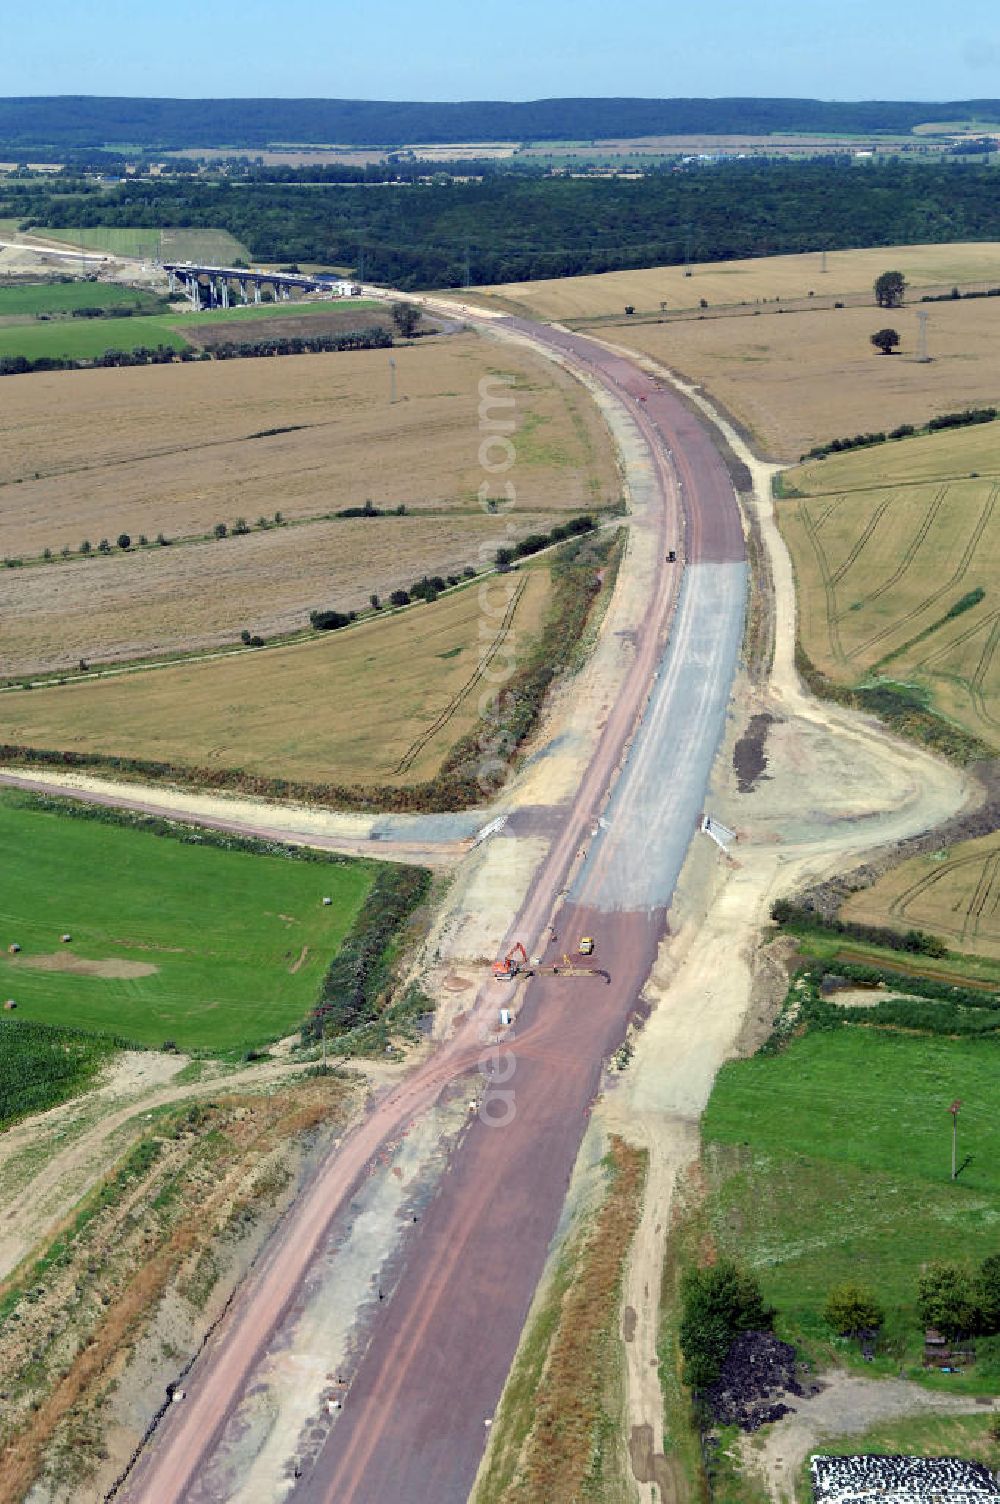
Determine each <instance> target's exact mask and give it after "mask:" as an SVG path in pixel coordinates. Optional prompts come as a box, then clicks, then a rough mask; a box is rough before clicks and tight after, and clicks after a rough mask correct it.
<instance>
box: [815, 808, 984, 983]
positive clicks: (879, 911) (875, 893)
mask: <svg viewBox="0 0 1000 1504" xmlns="http://www.w3.org/2000/svg"><path fill="white" fill-rule="evenodd" d="M840 912H841V917H842V918H845V919H853V920H857V921H860V922H861V923H863V924H888V925H892V926H893V927H894V928H896V929H919V930H926V931H928V932H929V933H930V934H933V935H939V936H940V937H941V939H942V940H944V941H945V942H946V943H947V944H948V945H949V946H950V947H951V948H952V949H954V950H962V951H967V952H971V953H972V954H973V955H977V956H990V957H995V958H1000V833H998V832H996V831H994V832H993V834H992V835H988V836H983V837H981V838H980V839H979V840H975V841H962V842H960V843H959V845H957V846H952V847H950V848H948V849H946V850H943V851H936V852H934V853H933V854H932V855H930V856H918V857H914V858H913V859H912V860H911V861H908V862H903V863H902V864H901V865H900V866H899V867H894V868H893V870H892V871H891V872H888V873H886V875H885V876H884V877H883V878H880V880H879V881H878V882H877V883H876V884H875V885H874V887H871V888H866V889H865V890H864V891H863V892H860V893H853V894H852V895H851V897H850V898H849V899H848V900H847V902H846V903H845V904H844V906H843V908H842V909H841V911H840Z"/></svg>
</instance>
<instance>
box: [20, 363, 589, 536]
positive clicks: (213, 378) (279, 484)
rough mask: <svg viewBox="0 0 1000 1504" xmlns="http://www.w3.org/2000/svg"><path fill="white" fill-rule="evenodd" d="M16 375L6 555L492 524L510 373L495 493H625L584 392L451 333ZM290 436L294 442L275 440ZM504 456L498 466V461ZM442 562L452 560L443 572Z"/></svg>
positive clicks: (563, 502) (531, 502)
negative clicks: (391, 519) (446, 516)
mask: <svg viewBox="0 0 1000 1504" xmlns="http://www.w3.org/2000/svg"><path fill="white" fill-rule="evenodd" d="M393 358H394V359H395V361H396V366H397V370H396V377H397V389H398V401H396V402H395V403H390V401H389V397H390V389H389V378H390V372H389V352H388V351H386V350H352V351H343V352H339V353H336V354H329V355H301V356H283V357H281V358H277V359H256V360H232V361H225V362H214V361H213V362H205V363H201V362H194V363H190V364H183V365H182V364H174V365H167V366H152V367H145V368H141V369H122V370H95V371H58V372H51V373H44V374H42V373H36V374H32V375H27V376H12V377H7V378H6V379H5V381H4V388H3V391H4V401H3V406H2V410H0V555H2V556H4V557H32V556H37V555H39V554H41V553H42V552H43V550H44V549H46V548H50V549H51V550H52V551H53V553H55V554H57V555H58V554H59V552H60V550H61V549H62V548H64V547H65V548H69V549H72V550H74V551H75V550H77V549H78V548H79V546H80V543H81V542H82V541H83V540H84V539H87V540H89V541H90V542H91V543H92V544H93V545H94V546H96V545H97V543H98V542H99V541H100V539H101V538H103V537H106V538H109V539H110V540H111V541H112V542H113V541H114V539H115V538H116V537H117V536H118V534H119V533H121V532H127V533H128V534H129V535H130V536H131V537H132V538H133V539H137V538H138V537H139V536H140V535H141V534H145V535H146V536H147V537H149V538H150V539H153V538H155V537H156V536H157V534H158V533H161V532H162V533H164V534H165V535H166V536H167V537H168V538H171V539H174V538H182V537H188V536H191V535H193V534H205V533H209V532H211V530H212V528H213V527H214V525H215V524H216V523H218V522H225V523H226V524H228V525H229V526H231V525H232V524H233V522H234V521H235V520H236V519H237V518H238V517H244V518H246V520H247V521H248V523H249V524H250V525H251V526H254V525H255V524H256V522H257V519H258V518H259V517H264V518H270V517H272V516H273V514H274V512H275V511H280V512H282V513H283V514H284V515H285V516H286V517H289V518H298V517H312V516H318V515H322V514H325V513H327V512H331V511H337V510H339V509H340V508H342V507H347V506H360V505H363V504H364V502H365V501H366V500H367V499H369V498H370V499H371V500H372V501H373V503H374V504H375V506H376V507H395V506H398V505H401V504H402V505H405V506H406V507H407V508H412V509H424V508H444V509H448V510H452V509H458V510H462V509H466V510H469V511H472V510H475V511H476V512H481V510H482V508H481V506H480V502H479V487H480V486H481V485H482V484H483V482H484V481H485V482H487V483H489V484H493V483H494V482H493V478H492V477H491V476H490V475H489V474H487V473H486V472H485V471H484V470H483V467H482V464H481V463H480V458H479V447H480V440H481V438H482V434H481V431H480V416H479V402H480V396H479V383H480V381H481V380H482V379H483V378H484V377H490V376H491V375H492V376H495V377H497V378H499V379H498V380H497V381H496V382H495V384H494V389H493V390H494V394H495V395H496V396H498V397H500V396H502V395H503V394H504V390H505V388H504V386H503V378H505V377H511V378H513V382H512V384H511V386H510V387H509V395H511V396H513V398H514V402H513V405H512V406H511V407H509V408H503V407H494V408H493V409H492V416H493V417H494V418H501V419H507V418H513V420H514V423H515V429H514V431H513V432H512V434H511V439H512V441H513V444H514V447H515V452H516V461H515V464H514V466H513V468H512V469H510V470H509V471H507V472H506V473H505V474H504V475H503V477H502V478H498V479H496V481H495V486H496V494H497V495H498V496H503V495H504V494H505V491H504V484H503V483H504V481H507V480H509V481H511V482H512V483H513V484H514V486H515V487H516V489H517V499H518V505H519V506H521V507H524V508H526V509H531V508H535V509H538V508H552V509H556V510H559V509H566V510H574V511H576V510H580V509H582V508H584V507H588V508H589V507H593V506H595V505H597V504H599V503H602V502H604V501H606V500H608V499H613V498H615V497H617V495H618V492H619V481H618V475H617V470H616V466H615V460H614V454H613V450H612V447H611V443H610V439H609V437H608V434H607V431H606V428H605V426H604V424H603V421H602V419H601V418H600V415H599V414H598V413H597V412H596V409H594V406H593V403H592V402H591V401H590V399H589V398H588V396H587V394H586V392H585V391H584V389H583V387H582V386H580V385H579V383H578V382H576V381H574V380H573V378H572V377H570V376H568V375H567V374H566V373H565V372H564V371H562V370H561V369H560V368H558V367H556V366H554V365H552V364H550V363H548V362H546V361H544V360H542V359H541V358H540V357H535V356H534V355H532V354H531V352H529V351H524V350H520V349H513V348H511V347H509V346H507V345H504V346H500V344H499V343H498V342H496V341H495V340H492V339H490V338H488V337H486V336H480V335H476V334H472V333H460V334H456V335H450V336H434V337H428V338H426V339H422V340H420V341H418V342H417V343H416V344H414V345H412V346H401V347H399V348H397V349H396V350H395V352H394V355H393ZM274 430H278V431H277V432H274ZM496 458H497V456H496V455H494V456H492V459H493V461H494V462H495V461H496ZM438 562H439V564H440V565H445V564H447V563H448V562H449V561H448V560H447V559H441V560H439V561H438Z"/></svg>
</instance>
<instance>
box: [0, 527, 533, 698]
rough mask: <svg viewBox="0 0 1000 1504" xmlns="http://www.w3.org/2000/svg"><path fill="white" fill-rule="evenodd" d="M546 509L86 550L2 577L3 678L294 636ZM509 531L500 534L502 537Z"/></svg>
mask: <svg viewBox="0 0 1000 1504" xmlns="http://www.w3.org/2000/svg"><path fill="white" fill-rule="evenodd" d="M552 525H553V519H552V516H551V514H548V515H545V516H540V515H539V514H537V513H524V512H521V511H515V512H511V513H508V514H507V516H506V517H491V516H486V515H484V514H483V513H482V512H479V511H477V512H476V513H475V514H474V515H471V514H470V515H465V514H456V515H452V516H447V515H446V516H436V515H432V516H420V515H417V514H413V515H408V516H405V517H370V518H366V519H361V518H344V519H341V520H338V521H336V522H325V521H324V522H310V523H302V524H299V525H296V526H290V527H280V528H272V529H271V530H270V531H268V532H252V533H248V534H247V535H246V536H242V537H228V538H223V539H214V538H213V539H212V540H211V541H207V542H201V543H191V544H185V545H183V546H182V545H177V546H175V547H173V548H151V549H142V550H138V551H132V552H129V553H127V554H123V553H120V552H118V551H116V552H114V553H112V554H108V555H103V554H92V555H90V557H89V558H86V559H80V558H76V559H70V560H68V561H67V562H65V563H64V562H62V561H54V562H52V563H50V564H45V565H38V566H35V567H32V568H30V569H29V568H25V569H18V570H9V571H6V572H5V574H4V577H3V599H4V627H3V637H2V640H0V666H2V670H0V671H2V672H3V674H5V675H8V676H11V677H13V676H21V675H26V674H41V673H52V672H64V671H66V670H68V669H76V667H77V665H78V662H79V660H80V659H81V658H83V659H84V660H85V661H86V662H87V663H89V664H91V665H94V664H106V663H112V662H115V661H122V660H126V659H130V658H148V657H160V656H164V655H168V654H171V653H177V652H179V651H199V650H204V649H212V648H216V647H221V646H224V645H227V644H228V645H232V644H233V643H235V642H237V641H238V640H239V637H240V634H241V632H243V631H248V632H250V633H252V634H254V635H259V636H262V637H264V638H269V637H274V636H278V635H283V634H285V633H288V632H296V631H302V630H305V629H307V628H308V626H309V613H310V611H314V610H328V609H334V610H338V611H357V610H360V609H361V608H362V607H367V606H368V599H369V596H370V595H371V594H372V593H375V594H377V595H379V596H380V597H383V598H387V597H388V596H389V594H390V592H391V591H392V590H395V589H397V588H406V587H407V586H409V585H411V584H412V583H413V582H414V580H417V579H419V578H420V577H421V576H422V575H424V574H434V573H440V572H443V573H444V574H455V575H457V574H461V572H462V569H463V568H464V567H465V566H472V567H473V568H475V569H476V570H477V571H480V570H482V568H483V567H484V565H486V564H492V562H493V556H494V554H495V552H496V549H497V548H498V547H499V546H500V545H502V544H506V543H508V542H509V541H510V540H511V539H514V540H516V539H517V538H520V537H523V536H524V535H525V534H527V533H531V532H536V531H537V532H544V531H547V530H548V529H549V528H551V526H552ZM508 526H509V528H510V531H509V532H508Z"/></svg>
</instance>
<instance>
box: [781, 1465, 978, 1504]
mask: <svg viewBox="0 0 1000 1504" xmlns="http://www.w3.org/2000/svg"><path fill="white" fill-rule="evenodd" d="M811 1462H812V1486H813V1499H814V1500H815V1501H816V1504H996V1501H997V1500H998V1499H1000V1484H998V1483H997V1479H996V1478H995V1477H994V1475H993V1474H992V1473H991V1472H990V1471H989V1469H988V1468H985V1467H983V1466H981V1464H980V1463H978V1462H960V1461H959V1460H958V1459H957V1458H955V1457H813V1458H812V1459H811Z"/></svg>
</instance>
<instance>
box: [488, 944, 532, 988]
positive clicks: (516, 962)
mask: <svg viewBox="0 0 1000 1504" xmlns="http://www.w3.org/2000/svg"><path fill="white" fill-rule="evenodd" d="M519 957H520V959H518V958H519ZM527 970H528V952H527V951H526V950H525V948H524V946H523V945H522V944H521V942H520V940H515V941H514V944H513V945H512V946H511V948H510V950H509V951H508V952H507V954H506V955H505V956H504V958H503V960H502V961H494V962H493V980H494V982H513V981H514V979H515V977H517V976H519V975H520V974H521V972H522V971H527Z"/></svg>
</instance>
